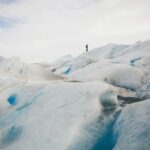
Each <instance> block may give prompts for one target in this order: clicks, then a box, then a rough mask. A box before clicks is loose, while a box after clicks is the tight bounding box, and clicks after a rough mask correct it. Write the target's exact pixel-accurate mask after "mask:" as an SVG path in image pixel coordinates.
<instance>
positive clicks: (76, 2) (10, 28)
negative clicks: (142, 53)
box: [0, 0, 150, 62]
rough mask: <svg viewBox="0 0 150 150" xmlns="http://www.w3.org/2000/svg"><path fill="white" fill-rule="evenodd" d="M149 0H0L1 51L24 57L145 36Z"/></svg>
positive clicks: (148, 35)
mask: <svg viewBox="0 0 150 150" xmlns="http://www.w3.org/2000/svg"><path fill="white" fill-rule="evenodd" d="M149 7H150V0H0V56H4V57H13V56H18V57H20V58H21V59H22V60H24V61H27V62H37V61H38V62H39V61H42V62H46V61H49V62H51V61H53V60H55V59H57V58H59V57H61V56H64V55H67V54H70V55H73V56H77V55H79V54H80V53H82V52H84V51H85V45H86V44H88V45H89V49H93V48H96V47H100V46H103V45H105V44H108V43H118V44H122V43H123V44H132V43H134V42H136V41H139V40H142V41H143V40H148V39H150V9H149Z"/></svg>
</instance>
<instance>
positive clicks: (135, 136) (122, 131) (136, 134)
mask: <svg viewBox="0 0 150 150" xmlns="http://www.w3.org/2000/svg"><path fill="white" fill-rule="evenodd" d="M149 108H150V100H146V101H144V102H140V103H137V104H132V105H130V106H127V107H126V108H125V109H124V110H123V111H122V113H121V115H120V117H119V119H118V120H117V121H116V123H115V125H114V138H115V141H116V145H115V147H114V150H120V149H121V150H126V149H128V150H141V149H143V150H148V149H149V148H150V123H149V120H150V109H149Z"/></svg>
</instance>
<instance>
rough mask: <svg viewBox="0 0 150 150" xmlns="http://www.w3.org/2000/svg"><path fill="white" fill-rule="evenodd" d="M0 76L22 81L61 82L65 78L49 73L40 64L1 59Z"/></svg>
mask: <svg viewBox="0 0 150 150" xmlns="http://www.w3.org/2000/svg"><path fill="white" fill-rule="evenodd" d="M0 75H1V76H4V77H6V76H7V77H9V78H17V79H21V80H25V81H26V80H32V81H33V80H35V81H38V80H42V81H43V80H54V79H55V80H56V79H58V80H61V79H63V77H60V76H58V75H54V74H53V73H49V71H48V70H46V69H45V68H44V67H42V66H41V65H39V64H26V63H24V62H22V61H21V60H20V59H19V58H17V57H13V58H4V57H0Z"/></svg>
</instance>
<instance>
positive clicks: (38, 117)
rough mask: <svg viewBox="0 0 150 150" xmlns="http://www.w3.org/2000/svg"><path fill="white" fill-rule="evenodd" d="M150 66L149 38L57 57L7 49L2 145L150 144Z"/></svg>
mask: <svg viewBox="0 0 150 150" xmlns="http://www.w3.org/2000/svg"><path fill="white" fill-rule="evenodd" d="M149 69H150V40H148V41H144V42H137V43H135V44H133V45H117V44H109V45H106V46H103V47H101V48H96V49H94V50H91V51H89V52H88V53H83V54H81V55H79V56H78V57H76V58H74V57H72V56H70V55H67V56H64V57H62V58H60V59H58V60H56V61H55V62H53V63H32V64H27V63H24V62H23V61H22V60H20V59H19V58H17V57H14V58H4V57H0V150H42V149H43V150H124V149H128V150H141V149H143V150H148V149H149V148H150V136H149V135H150V133H149V131H150V124H149V120H150V115H149V106H150V100H149V98H150V71H149ZM141 101H142V102H141Z"/></svg>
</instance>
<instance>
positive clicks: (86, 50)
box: [85, 44, 88, 52]
mask: <svg viewBox="0 0 150 150" xmlns="http://www.w3.org/2000/svg"><path fill="white" fill-rule="evenodd" d="M85 47H86V52H88V44H86V46H85Z"/></svg>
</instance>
